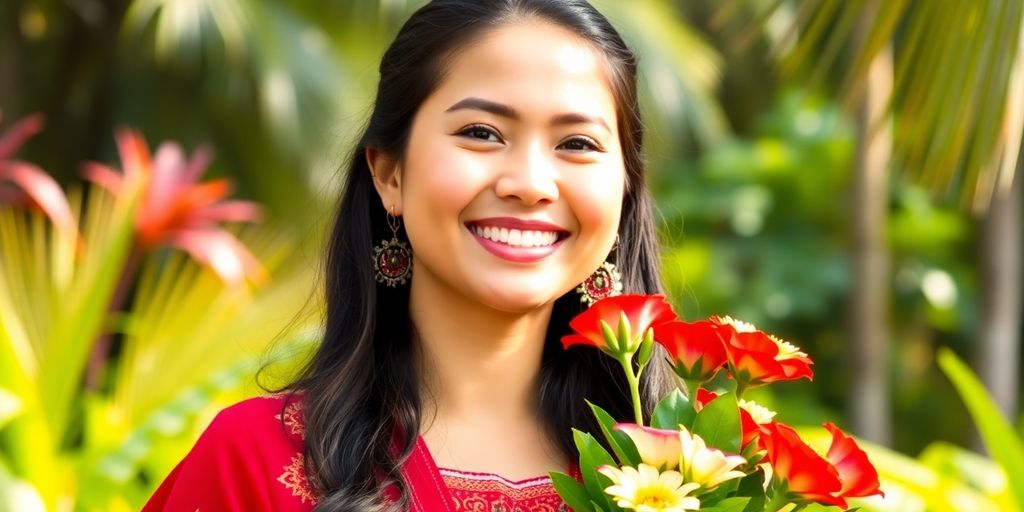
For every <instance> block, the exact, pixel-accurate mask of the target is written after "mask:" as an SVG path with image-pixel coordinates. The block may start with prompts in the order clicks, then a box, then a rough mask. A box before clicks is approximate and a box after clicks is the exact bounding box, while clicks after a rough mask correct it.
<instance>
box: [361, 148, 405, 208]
mask: <svg viewBox="0 0 1024 512" xmlns="http://www.w3.org/2000/svg"><path fill="white" fill-rule="evenodd" d="M365 155H366V164H367V165H368V166H369V167H370V174H372V175H373V187H374V188H376V189H377V195H379V196H380V201H381V203H382V204H383V205H384V210H385V211H387V212H388V213H391V214H392V215H395V216H399V215H402V172H401V166H400V165H399V162H398V159H396V158H394V157H392V156H390V155H386V154H384V153H383V152H381V151H379V150H378V149H377V148H371V147H368V148H366V152H365Z"/></svg>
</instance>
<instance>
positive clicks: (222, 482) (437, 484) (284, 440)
mask: <svg viewBox="0 0 1024 512" xmlns="http://www.w3.org/2000/svg"><path fill="white" fill-rule="evenodd" d="M304 431H305V427H304V423H303V419H302V402H301V401H299V399H297V398H296V397H291V398H290V399H289V398H288V397H286V396H285V395H270V396H264V397H258V398H252V399H249V400H245V401H243V402H240V403H238V404H235V405H233V406H231V407H228V408H227V409H224V410H223V411H221V413H220V414H218V415H217V417H216V418H215V419H214V420H213V422H212V423H210V426H209V427H208V428H207V429H206V431H205V432H203V434H202V435H201V436H200V437H199V440H198V441H197V442H196V445H195V446H194V447H193V448H192V451H190V452H189V453H188V455H186V456H185V458H184V459H182V461H181V462H180V463H179V464H178V466H177V467H175V468H174V470H172V471H171V474H170V475H168V476H167V478H166V479H165V480H164V482H163V483H162V484H161V485H160V487H159V488H158V489H157V490H156V492H155V493H154V494H153V496H152V497H151V498H150V499H149V502H148V503H146V505H145V506H144V507H143V509H142V511H143V512H158V511H168V512H178V511H181V512H197V511H203V512H205V511H256V510H273V511H279V512H292V511H294V512H307V511H310V510H312V509H313V507H314V506H315V505H316V503H317V500H318V496H317V495H316V493H315V492H313V490H312V489H311V488H310V487H309V485H308V483H307V481H306V474H305V468H304V465H303V456H302V449H303V439H304ZM570 470H571V474H572V475H573V476H575V477H576V478H577V479H578V478H579V476H578V470H577V469H576V468H575V466H573V467H572V468H570ZM402 472H403V476H404V477H405V480H406V482H407V484H408V485H409V491H410V497H411V499H412V509H413V510H416V511H424V512H426V511H430V512H434V511H441V510H445V511H451V512H463V511H465V512H525V511H544V512H547V511H552V512H554V511H567V510H569V509H568V507H566V506H565V504H564V503H563V502H562V500H561V499H560V498H559V497H558V495H557V494H556V493H555V490H554V487H553V486H552V485H551V479H550V478H548V477H547V476H541V477H536V478H530V479H527V480H521V481H510V480H507V479H505V478H502V477H500V476H498V475H492V474H487V473H472V472H465V471H458V470H454V469H445V468H438V467H437V466H436V465H435V464H434V460H433V458H432V457H431V456H430V452H429V451H428V450H427V446H426V444H425V443H424V442H423V439H422V438H420V439H418V440H417V442H416V447H415V448H414V450H413V453H412V455H411V456H410V457H409V460H408V461H407V462H406V464H405V466H403V471H402Z"/></svg>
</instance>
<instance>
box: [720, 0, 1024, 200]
mask: <svg viewBox="0 0 1024 512" xmlns="http://www.w3.org/2000/svg"><path fill="white" fill-rule="evenodd" d="M791 9H792V8H791V4H789V3H786V2H782V1H777V2H770V3H768V4H764V3H760V4H759V3H755V2H749V1H746V0H735V1H733V2H730V3H729V4H727V6H725V7H723V9H722V11H721V13H720V14H721V16H722V17H723V18H729V17H738V16H749V17H751V18H753V19H755V20H758V21H761V22H763V23H762V24H760V25H753V28H754V30H762V29H764V28H765V26H766V25H767V24H768V23H769V20H772V19H775V18H776V17H783V18H786V20H787V23H788V24H789V26H788V28H787V30H786V31H785V33H786V34H787V35H788V34H796V35H797V37H796V39H795V42H793V39H792V38H791V37H788V36H787V37H784V38H780V39H777V41H776V42H777V43H778V46H777V48H780V50H779V52H778V55H779V58H780V64H781V69H782V70H783V71H784V72H785V73H786V74H787V75H788V76H790V77H791V78H795V77H808V78H809V80H810V83H811V84H812V85H820V84H821V83H823V82H824V77H825V76H832V77H834V79H835V82H836V83H838V84H841V85H839V86H838V88H839V89H840V90H841V93H842V96H843V97H844V98H846V100H847V104H848V105H849V106H851V107H852V105H853V104H854V103H855V101H856V100H857V98H859V96H860V93H861V92H863V90H864V88H865V84H866V78H867V74H868V68H869V65H870V64H871V62H872V61H873V60H874V58H875V57H876V56H877V55H878V54H879V52H881V51H883V50H884V49H885V48H887V47H889V46H890V45H891V47H892V48H893V49H894V55H895V69H894V72H895V82H894V84H893V94H892V98H891V100H890V109H891V112H892V114H893V116H894V119H895V125H894V126H895V130H894V134H893V156H894V163H895V170H896V172H898V173H899V174H900V175H902V176H904V177H905V178H907V179H911V180H914V181H916V182H918V183H920V184H922V185H924V186H926V187H928V188H929V189H931V190H932V191H934V192H936V193H938V194H945V195H950V196H957V197H959V198H960V199H961V200H962V201H963V202H964V203H965V204H970V205H972V206H973V207H974V208H975V209H984V208H986V207H987V205H988V202H989V200H990V199H991V197H992V196H993V194H996V193H1005V192H1007V191H1008V190H1009V186H1010V183H1011V181H1012V177H1013V173H1014V169H1015V168H1016V164H1017V155H1018V150H1019V148H1020V140H1021V133H1022V127H1024V108H1021V106H1022V103H1024V100H1022V96H1024V92H1022V91H1024V77H1022V74H1024V51H1022V46H1024V38H1022V31H1021V28H1022V27H1024V5H1022V2H1020V1H1019V0H977V1H975V0H952V1H943V2H910V1H908V0H891V1H888V0H887V1H877V0H861V1H851V2H840V1H838V0H808V1H805V2H801V3H800V4H799V7H798V8H797V9H799V11H798V12H797V13H796V14H795V15H794V14H793V12H792V11H791ZM750 37H751V36H750V35H749V34H748V35H746V36H745V37H744V38H743V39H744V40H749V38H750ZM789 43H793V44H791V45H790V44H789ZM843 50H845V52H844V51H843ZM1011 86H1012V87H1011Z"/></svg>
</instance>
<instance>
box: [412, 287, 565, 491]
mask: <svg viewBox="0 0 1024 512" xmlns="http://www.w3.org/2000/svg"><path fill="white" fill-rule="evenodd" d="M423 277H425V276H420V280H419V281H414V283H413V286H412V290H411V291H410V304H409V310H410V314H411V315H412V321H413V325H415V326H416V332H417V337H418V343H419V346H420V349H421V359H420V361H419V366H420V374H421V375H422V379H423V381H422V382H423V385H422V388H421V389H422V392H421V393H422V394H421V396H422V399H423V412H424V414H423V420H422V421H423V423H422V424H421V425H420V435H421V436H423V439H424V441H425V442H426V443H427V445H428V447H429V448H430V451H431V454H432V456H433V457H434V459H435V461H436V462H437V463H438V465H440V466H442V467H448V468H459V469H463V470H469V471H478V472H484V473H495V474H499V475H503V476H505V477H507V478H512V479H517V480H518V479H522V478H528V477H534V476H537V475H544V474H546V473H547V472H548V471H565V469H566V468H565V459H564V455H563V454H561V453H560V452H559V451H558V449H557V448H555V447H554V445H553V444H552V440H551V439H549V438H548V432H547V429H546V426H545V425H544V424H543V421H542V420H541V418H540V417H539V414H538V405H539V404H538V391H539V378H538V376H539V373H540V366H541V356H542V354H543V349H544V337H545V334H546V332H547V326H548V321H549V320H550V317H551V306H550V305H549V306H546V307H543V308H538V309H536V310H534V311H531V312H529V313H526V314H512V313H507V312H501V311H496V310H493V309H491V308H487V307H484V306H483V305H482V304H479V303H478V302H476V301H473V300H469V299H467V298H466V297H465V296H464V295H462V294H461V293H458V292H457V291H456V290H451V289H445V288H444V287H443V286H434V285H438V284H439V283H438V282H437V281H434V282H432V283H431V282H430V281H429V280H428V279H427V280H425V279H422V278H423ZM499 439H500V440H501V442H496V440H499Z"/></svg>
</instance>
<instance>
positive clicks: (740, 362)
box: [711, 317, 814, 394]
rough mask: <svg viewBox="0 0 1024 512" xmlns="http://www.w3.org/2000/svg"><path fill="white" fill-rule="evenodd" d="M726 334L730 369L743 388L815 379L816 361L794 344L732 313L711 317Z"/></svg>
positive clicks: (741, 388) (739, 385)
mask: <svg viewBox="0 0 1024 512" xmlns="http://www.w3.org/2000/svg"><path fill="white" fill-rule="evenodd" d="M711 321H712V322H714V323H716V324H718V325H720V326H721V327H722V329H723V331H722V332H723V335H724V338H725V350H726V353H727V355H728V359H729V369H730V371H731V374H732V377H733V378H734V379H736V382H737V386H738V387H739V389H740V390H741V391H740V393H738V394H742V390H744V389H746V388H749V387H753V386H760V385H762V384H768V383H770V382H778V381H785V380H797V379H801V378H806V379H808V380H813V378H814V372H813V371H812V370H811V365H812V364H813V363H812V361H811V359H810V358H809V357H807V354H805V353H803V352H801V351H800V349H798V348H797V347H795V346H793V345H792V344H790V343H788V342H785V341H782V340H780V339H778V338H776V337H774V336H772V335H770V334H767V333H764V332H762V331H759V330H757V328H756V327H754V326H753V325H751V324H748V323H746V322H741V321H738V320H734V319H732V318H729V317H712V318H711Z"/></svg>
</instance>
